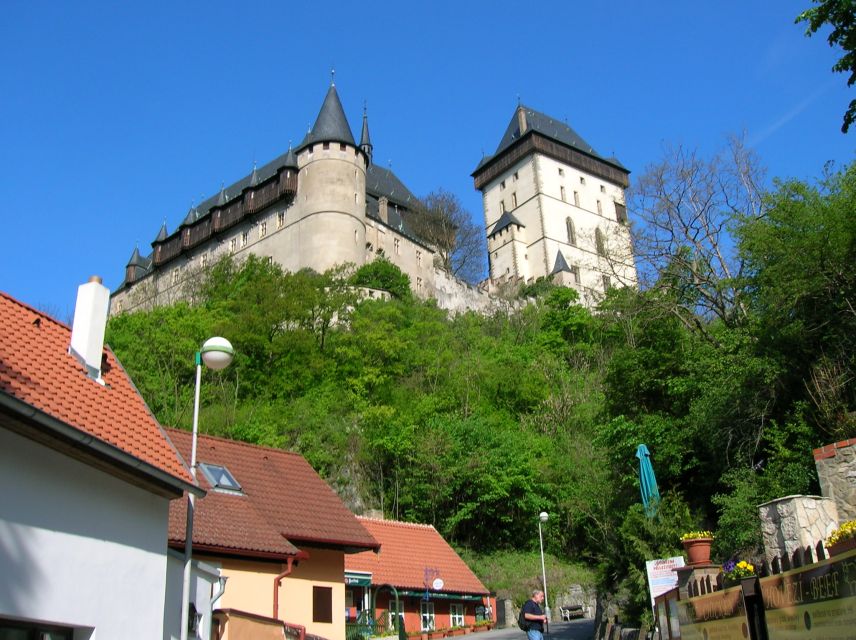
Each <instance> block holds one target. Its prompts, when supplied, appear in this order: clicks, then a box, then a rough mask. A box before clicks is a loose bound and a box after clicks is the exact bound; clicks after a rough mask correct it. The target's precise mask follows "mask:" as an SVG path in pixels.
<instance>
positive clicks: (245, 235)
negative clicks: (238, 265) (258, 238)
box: [241, 231, 250, 248]
mask: <svg viewBox="0 0 856 640" xmlns="http://www.w3.org/2000/svg"><path fill="white" fill-rule="evenodd" d="M249 241H250V232H249V231H244V233H242V234H241V248H243V247H246V246H247V243H248V242H249Z"/></svg>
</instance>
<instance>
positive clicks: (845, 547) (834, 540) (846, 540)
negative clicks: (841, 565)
mask: <svg viewBox="0 0 856 640" xmlns="http://www.w3.org/2000/svg"><path fill="white" fill-rule="evenodd" d="M826 548H827V550H828V551H829V555H830V556H837V555H839V554H841V553H844V552H845V551H850V549H855V548H856V520H848V521H847V522H845V523H844V524H842V525H841V526H840V527H838V528H837V529H836V530H835V531H833V532H832V533H831V534H829V537H828V538H827V539H826Z"/></svg>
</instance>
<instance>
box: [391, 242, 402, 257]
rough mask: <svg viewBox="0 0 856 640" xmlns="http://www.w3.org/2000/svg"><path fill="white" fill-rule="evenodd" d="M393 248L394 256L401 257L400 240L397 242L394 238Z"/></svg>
mask: <svg viewBox="0 0 856 640" xmlns="http://www.w3.org/2000/svg"><path fill="white" fill-rule="evenodd" d="M393 247H394V249H395V255H397V256H400V255H401V240H399V239H398V238H395V239H394V240H393Z"/></svg>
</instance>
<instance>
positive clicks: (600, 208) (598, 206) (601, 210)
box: [597, 200, 603, 215]
mask: <svg viewBox="0 0 856 640" xmlns="http://www.w3.org/2000/svg"><path fill="white" fill-rule="evenodd" d="M597 212H598V213H599V214H601V215H603V205H602V204H601V203H600V200H598V201H597Z"/></svg>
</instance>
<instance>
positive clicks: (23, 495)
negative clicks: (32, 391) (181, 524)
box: [0, 428, 169, 640]
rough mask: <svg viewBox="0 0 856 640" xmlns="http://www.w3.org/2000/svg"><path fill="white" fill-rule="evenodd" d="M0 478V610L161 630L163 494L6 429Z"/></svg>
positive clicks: (80, 628)
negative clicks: (0, 500)
mask: <svg viewBox="0 0 856 640" xmlns="http://www.w3.org/2000/svg"><path fill="white" fill-rule="evenodd" d="M0 486H3V488H4V489H3V493H4V495H3V499H2V502H0V575H1V576H2V580H0V617H10V618H19V619H25V620H32V621H39V622H44V623H50V624H56V625H64V626H68V627H73V628H76V629H77V631H76V632H75V638H76V639H77V638H92V639H93V640H97V639H100V640H107V639H112V638H123V639H134V638H140V639H141V640H142V639H146V640H150V639H151V638H160V637H162V634H163V623H164V592H165V585H166V538H167V518H168V510H169V506H168V505H169V502H168V500H167V499H166V498H162V497H159V496H156V495H153V494H151V493H149V492H148V491H145V490H143V489H140V488H137V487H134V486H132V485H130V484H128V483H126V482H124V481H121V480H118V479H116V478H114V477H112V476H109V475H107V474H105V473H103V472H101V471H97V470H95V469H93V468H92V467H90V466H88V465H85V464H83V463H81V462H77V461H75V460H72V459H70V458H68V457H66V456H64V455H62V454H60V453H57V452H55V451H53V450H51V449H48V448H46V447H44V446H42V445H39V444H36V443H34V442H32V441H30V440H27V439H25V438H22V437H21V436H18V435H16V434H13V433H11V432H10V431H8V430H6V429H5V428H0Z"/></svg>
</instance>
